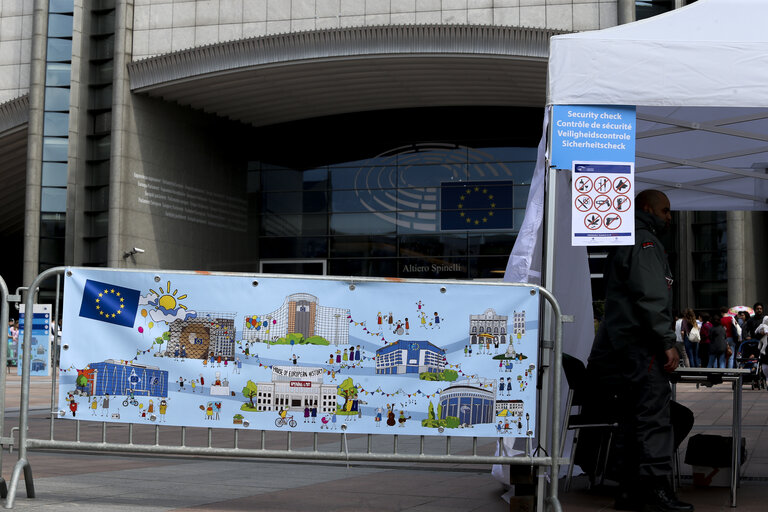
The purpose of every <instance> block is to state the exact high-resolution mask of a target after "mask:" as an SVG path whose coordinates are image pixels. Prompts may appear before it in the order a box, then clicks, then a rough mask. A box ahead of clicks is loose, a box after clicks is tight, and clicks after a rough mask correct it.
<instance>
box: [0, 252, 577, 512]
mask: <svg viewBox="0 0 768 512" xmlns="http://www.w3.org/2000/svg"><path fill="white" fill-rule="evenodd" d="M65 272H66V269H65V268H63V267H57V268H53V269H49V270H46V271H44V272H42V273H41V274H40V275H38V277H37V278H36V279H35V280H34V282H33V283H32V285H31V286H30V288H29V291H28V293H27V296H26V300H25V309H26V311H28V312H31V311H32V310H33V305H34V298H35V296H36V294H37V291H38V289H39V288H40V286H41V285H42V284H43V283H44V282H45V281H46V280H48V279H51V278H56V305H55V308H54V310H55V313H54V318H55V319H59V318H60V317H59V314H58V311H59V307H58V305H59V303H60V301H61V293H60V291H61V277H62V275H63V274H64V273H65ZM240 275H242V274H240ZM510 286H523V287H526V288H530V289H535V290H537V291H538V292H539V293H540V297H542V298H544V299H545V300H546V301H547V302H548V303H549V305H550V307H551V314H552V318H553V322H554V323H553V328H554V340H553V342H552V343H544V342H543V341H542V339H543V338H544V337H545V336H546V334H545V333H544V329H540V330H539V337H540V338H539V341H538V344H539V347H540V350H542V351H549V350H550V349H551V350H552V352H551V353H545V354H543V355H542V356H541V360H542V361H544V363H543V365H544V368H542V369H541V371H542V375H541V377H542V378H544V379H549V382H550V385H551V389H552V397H551V400H548V398H549V397H545V396H542V393H538V396H537V400H538V403H539V406H540V407H539V409H540V410H544V409H547V410H548V411H549V414H550V415H551V416H549V417H550V418H551V422H549V421H542V422H538V423H537V426H536V428H537V436H536V439H538V442H539V445H540V446H539V447H538V448H536V449H535V450H534V449H533V447H532V443H531V438H530V437H529V438H527V439H526V441H527V442H526V447H525V454H524V455H523V456H507V455H492V454H490V453H481V452H482V451H483V449H485V450H486V451H487V449H488V448H489V447H490V448H494V447H496V446H498V448H499V450H498V452H499V453H505V451H504V449H503V445H502V440H501V438H499V439H498V440H495V439H490V438H485V439H486V442H485V443H484V444H483V446H479V445H480V443H482V442H483V441H482V439H483V438H478V437H472V438H462V437H459V438H456V439H453V440H452V438H451V437H450V436H446V437H441V438H431V439H430V436H398V435H394V436H391V435H388V434H375V435H374V434H357V435H355V436H349V435H347V434H346V433H345V432H343V430H344V428H343V426H342V433H340V434H330V433H323V434H319V433H316V432H315V433H298V432H297V433H295V434H294V433H292V432H290V431H289V432H287V433H285V434H282V433H279V432H268V431H264V430H261V431H255V432H252V431H249V432H244V434H245V435H243V433H241V432H240V430H231V431H227V432H231V434H232V436H233V438H232V444H231V446H230V447H224V446H214V444H221V443H220V442H217V443H214V432H216V433H217V435H218V433H219V432H222V430H221V429H213V428H188V427H181V428H180V438H176V442H177V443H178V444H175V445H171V444H161V442H160V440H161V434H162V436H163V439H164V440H165V438H166V437H167V436H168V435H170V434H169V433H170V432H172V431H173V429H172V428H171V427H161V426H160V425H135V424H134V423H128V425H127V432H126V433H124V434H122V433H121V435H125V436H126V439H125V441H124V442H113V441H108V437H114V436H115V434H114V432H113V431H117V432H120V431H123V430H125V424H108V423H106V422H101V423H100V428H96V426H97V425H99V423H97V422H91V421H87V422H81V421H80V420H77V421H75V422H74V429H75V432H74V440H61V439H56V438H55V435H54V434H55V425H56V418H57V416H58V411H57V410H56V396H57V395H56V386H57V377H58V372H59V367H58V353H57V347H58V343H54V348H53V354H54V356H53V360H54V364H53V365H52V373H53V375H52V381H51V404H50V409H49V410H50V412H51V418H50V430H49V437H48V438H47V439H42V438H41V439H37V438H33V437H30V435H29V424H30V373H31V372H30V366H31V352H32V351H31V350H30V347H31V338H32V334H31V333H32V329H31V328H26V329H24V337H23V357H22V358H21V361H20V362H21V365H22V377H21V397H20V399H21V402H20V408H19V427H18V442H17V443H13V444H14V445H16V446H17V447H18V461H17V462H16V465H15V466H14V470H13V474H12V476H11V479H10V481H9V483H8V485H7V492H6V483H5V480H3V479H2V477H1V476H0V485H1V486H2V488H1V489H0V490H2V491H3V492H2V494H3V497H5V498H6V501H5V503H4V507H5V508H13V505H14V501H15V499H16V491H17V486H18V484H19V478H20V477H21V474H22V472H23V473H24V482H25V486H26V492H27V497H28V498H34V497H35V487H34V479H33V474H32V469H31V466H30V463H29V461H28V459H27V452H28V450H30V449H38V450H74V451H82V452H118V453H136V454H154V455H177V456H178V455H186V456H196V457H205V456H211V457H247V458H261V459H301V460H318V461H320V460H322V461H328V460H333V461H342V462H343V461H346V462H353V461H354V462H359V461H369V462H372V461H379V462H402V463H405V462H418V463H452V464H504V465H510V466H523V467H524V466H528V467H530V468H531V469H532V470H533V469H534V468H536V472H537V473H538V472H539V470H540V469H547V468H548V469H549V474H550V475H558V473H559V466H560V465H561V464H563V463H565V462H567V461H565V460H561V456H560V452H559V450H560V443H559V439H560V428H561V421H560V414H561V411H560V381H561V355H562V325H561V324H562V322H563V316H562V314H561V311H560V307H559V304H558V302H557V300H556V299H555V297H554V296H553V295H552V294H551V293H550V292H549V291H548V290H546V289H544V288H542V287H539V286H536V285H527V284H525V285H523V284H520V285H515V284H510ZM7 297H8V293H7V288H6V286H5V283H4V282H3V281H2V279H0V299H2V303H1V306H0V307H1V308H2V310H1V311H0V314H2V319H1V322H0V329H2V332H1V333H0V341H1V342H2V343H0V357H1V358H2V361H1V362H0V364H2V375H0V388H1V389H2V390H3V393H0V428H3V427H4V405H5V404H4V390H5V371H6V369H5V366H6V350H7V334H8V326H7V321H8V303H7V300H6V299H7ZM64 328H66V326H64ZM57 334H58V333H57V332H56V331H54V336H57ZM548 356H552V357H551V361H552V367H551V369H549V368H548V367H547V366H546V365H547V362H546V361H547V360H548V359H550V358H549V357H548ZM545 368H547V369H549V370H550V371H549V372H548V375H545V374H544V373H543V372H544V371H545ZM550 408H551V410H550ZM59 423H61V421H60V422H59ZM81 423H85V424H90V425H88V426H86V427H85V428H84V429H83V428H81ZM108 425H110V427H111V429H112V432H110V436H108V428H107V427H108ZM2 432H4V428H3V430H2V431H0V433H2ZM200 434H204V435H202V436H200ZM283 435H285V436H287V437H284V438H282V436H283ZM247 436H251V437H250V438H247ZM253 436H255V439H254V437H253ZM390 436H391V437H392V445H391V449H390V450H386V451H385V450H384V449H382V450H376V449H374V448H381V447H382V444H383V443H382V441H383V440H384V439H385V438H389V437H390ZM193 437H194V438H196V439H197V438H200V437H202V441H203V445H202V446H199V445H198V446H195V445H191V444H189V443H188V441H189V440H190V439H191V438H193ZM278 437H280V438H282V439H284V440H285V447H284V448H277V447H276V445H277V441H276V438H278ZM137 438H140V439H141V441H143V442H136V441H137ZM407 438H415V439H407ZM333 439H337V440H338V443H339V445H338V449H337V450H333V449H331V450H327V449H321V442H322V445H323V447H326V448H327V447H328V446H329V444H328V442H327V441H328V440H333ZM12 441H13V440H12V439H11V442H12ZM216 441H219V439H217V440H216ZM443 442H444V445H443V446H439V445H440V444H442V443H443ZM295 443H297V444H300V445H306V446H310V445H311V449H306V448H303V447H302V448H301V449H294V444H295ZM470 443H471V445H470ZM333 445H335V442H332V441H331V444H330V446H333ZM541 445H544V446H545V447H548V450H544V449H543V448H542V446H541ZM350 446H352V447H353V448H355V447H359V448H360V449H359V450H350ZM540 449H541V450H542V451H544V453H545V455H544V456H540V455H537V453H538V452H539V450H540ZM466 451H468V452H470V454H459V453H457V452H466ZM441 452H442V453H441ZM1 456H2V454H0V457H1ZM0 462H2V459H0ZM537 476H539V477H541V476H542V475H541V474H537ZM538 482H539V492H540V493H542V494H544V493H543V492H542V491H543V485H544V484H543V482H544V479H542V478H539V480H538ZM557 486H558V478H557V477H556V476H554V477H552V478H550V479H549V484H548V486H547V489H546V497H545V499H544V502H543V504H544V505H545V508H548V509H550V510H554V511H556V512H559V511H560V510H561V506H560V502H559V500H558V487H557Z"/></svg>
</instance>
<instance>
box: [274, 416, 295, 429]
mask: <svg viewBox="0 0 768 512" xmlns="http://www.w3.org/2000/svg"><path fill="white" fill-rule="evenodd" d="M283 425H288V426H289V427H291V428H294V427H296V425H298V423H296V420H295V419H293V416H286V417H285V418H282V417H280V418H277V419H276V420H275V426H276V427H282V426H283Z"/></svg>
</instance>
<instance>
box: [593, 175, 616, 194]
mask: <svg viewBox="0 0 768 512" xmlns="http://www.w3.org/2000/svg"><path fill="white" fill-rule="evenodd" d="M612 187H613V185H612V184H611V180H609V179H608V178H606V177H605V176H600V177H599V178H597V179H596V180H595V190H596V191H597V192H599V193H600V194H607V193H608V192H610V191H611V188H612Z"/></svg>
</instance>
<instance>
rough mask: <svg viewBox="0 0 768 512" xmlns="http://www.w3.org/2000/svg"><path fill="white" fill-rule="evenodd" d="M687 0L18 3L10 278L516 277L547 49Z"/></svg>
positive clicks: (5, 165)
mask: <svg viewBox="0 0 768 512" xmlns="http://www.w3.org/2000/svg"><path fill="white" fill-rule="evenodd" d="M684 3H685V2H684V1H682V0H668V1H667V0H665V1H654V2H631V1H627V0H0V175H1V176H2V177H3V194H2V198H3V200H2V201H1V202H0V219H1V220H2V222H0V235H1V236H2V243H3V251H2V256H1V257H0V258H1V259H0V261H2V265H1V266H0V275H2V276H3V278H4V279H5V280H6V281H7V283H8V285H9V288H11V289H14V288H15V287H17V286H21V285H28V284H30V283H31V281H32V280H33V278H34V277H35V276H36V275H37V274H38V273H39V272H40V271H41V270H43V269H46V268H49V267H51V266H57V265H61V264H67V265H84V266H108V267H119V268H166V269H199V270H224V271H247V272H254V271H263V272H278V273H304V274H331V275H366V276H385V277H406V278H409V277H422V278H423V277H427V278H459V279H476V278H500V277H501V276H502V274H503V269H504V268H505V265H506V261H507V257H508V254H509V252H510V250H511V248H512V245H513V243H514V241H515V236H516V233H517V231H518V230H519V227H520V225H521V222H522V218H523V212H524V208H525V203H526V198H527V194H528V186H529V182H530V178H531V176H532V172H533V165H534V161H535V154H536V145H537V143H538V141H539V138H540V136H541V126H542V115H543V106H544V103H545V78H546V65H547V56H548V43H549V38H550V37H551V36H552V35H555V34H558V33H562V32H570V31H582V30H595V29H601V28H606V27H610V26H614V25H616V24H617V23H619V22H620V18H622V13H624V20H626V19H628V18H627V16H626V10H627V6H629V7H630V8H631V10H632V11H633V12H632V14H631V15H630V16H629V18H630V19H631V17H632V16H634V11H635V8H636V9H637V12H638V13H641V12H645V15H649V14H655V13H656V12H657V11H660V10H664V9H668V8H674V7H679V6H680V5H682V4H684ZM635 4H637V5H635ZM136 249H140V250H138V251H137V250H136ZM717 280H718V279H717V276H715V278H714V281H717ZM721 281H722V280H721ZM720 284H722V282H720Z"/></svg>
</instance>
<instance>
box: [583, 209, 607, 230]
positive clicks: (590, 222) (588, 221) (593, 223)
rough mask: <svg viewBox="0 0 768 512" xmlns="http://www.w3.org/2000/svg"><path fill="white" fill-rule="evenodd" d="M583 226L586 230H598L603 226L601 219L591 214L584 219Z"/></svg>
mask: <svg viewBox="0 0 768 512" xmlns="http://www.w3.org/2000/svg"><path fill="white" fill-rule="evenodd" d="M584 225H585V226H587V229H592V230H595V229H600V226H602V225H603V219H602V218H601V217H600V216H599V215H598V214H596V213H591V214H589V215H587V216H586V217H584Z"/></svg>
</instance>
